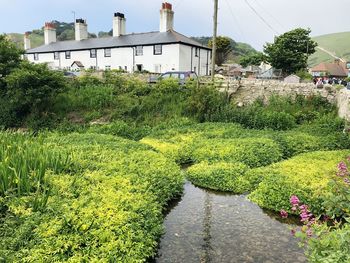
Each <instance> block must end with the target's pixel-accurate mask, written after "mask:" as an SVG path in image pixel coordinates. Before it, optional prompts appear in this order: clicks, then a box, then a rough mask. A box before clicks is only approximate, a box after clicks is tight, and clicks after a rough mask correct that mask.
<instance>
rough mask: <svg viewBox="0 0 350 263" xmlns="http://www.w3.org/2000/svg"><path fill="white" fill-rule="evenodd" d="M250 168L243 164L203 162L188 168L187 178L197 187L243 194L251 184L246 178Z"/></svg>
mask: <svg viewBox="0 0 350 263" xmlns="http://www.w3.org/2000/svg"><path fill="white" fill-rule="evenodd" d="M247 170H248V167H247V166H246V165H245V164H243V163H238V162H237V163H225V162H218V163H213V164H209V163H207V162H202V163H199V164H195V165H193V166H191V167H190V168H188V170H187V177H188V179H189V180H190V181H191V182H192V183H193V184H195V185H198V186H202V187H206V188H209V189H214V190H220V191H229V192H234V193H242V192H243V191H244V189H246V188H247V185H248V184H249V183H248V181H247V180H246V179H245V178H244V174H245V173H246V171H247Z"/></svg>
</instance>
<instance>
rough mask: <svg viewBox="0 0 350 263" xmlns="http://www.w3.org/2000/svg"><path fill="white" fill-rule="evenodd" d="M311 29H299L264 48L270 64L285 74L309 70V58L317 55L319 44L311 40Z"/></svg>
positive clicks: (281, 36)
mask: <svg viewBox="0 0 350 263" xmlns="http://www.w3.org/2000/svg"><path fill="white" fill-rule="evenodd" d="M310 32H311V30H310V29H303V28H297V29H294V30H291V31H289V32H286V33H284V34H282V35H280V36H278V37H276V38H275V41H274V43H267V44H266V45H265V46H264V53H265V54H266V55H267V60H268V62H269V63H270V64H271V65H272V66H273V67H274V68H276V69H282V71H283V72H284V73H285V74H290V73H295V72H296V71H298V70H303V69H306V68H307V60H308V57H309V56H310V55H311V54H313V53H315V51H316V50H315V48H316V46H317V43H316V42H315V41H313V40H312V39H311V38H310V36H309V35H310Z"/></svg>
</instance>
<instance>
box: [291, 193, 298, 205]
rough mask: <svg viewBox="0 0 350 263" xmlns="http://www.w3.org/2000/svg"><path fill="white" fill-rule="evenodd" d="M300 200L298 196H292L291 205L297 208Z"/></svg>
mask: <svg viewBox="0 0 350 263" xmlns="http://www.w3.org/2000/svg"><path fill="white" fill-rule="evenodd" d="M299 202H300V201H299V198H298V197H297V196H296V195H292V196H291V197H290V203H291V204H292V205H293V206H297V205H299Z"/></svg>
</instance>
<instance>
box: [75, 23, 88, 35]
mask: <svg viewBox="0 0 350 263" xmlns="http://www.w3.org/2000/svg"><path fill="white" fill-rule="evenodd" d="M84 39H88V29H87V24H86V20H84V19H82V18H80V19H76V20H75V40H76V41H80V40H84Z"/></svg>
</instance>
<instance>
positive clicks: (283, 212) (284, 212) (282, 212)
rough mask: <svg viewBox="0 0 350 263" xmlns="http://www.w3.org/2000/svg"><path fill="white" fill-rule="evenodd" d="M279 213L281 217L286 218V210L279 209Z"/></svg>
mask: <svg viewBox="0 0 350 263" xmlns="http://www.w3.org/2000/svg"><path fill="white" fill-rule="evenodd" d="M280 214H281V217H282V218H287V217H288V212H287V211H285V210H283V209H282V210H281V211H280Z"/></svg>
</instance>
